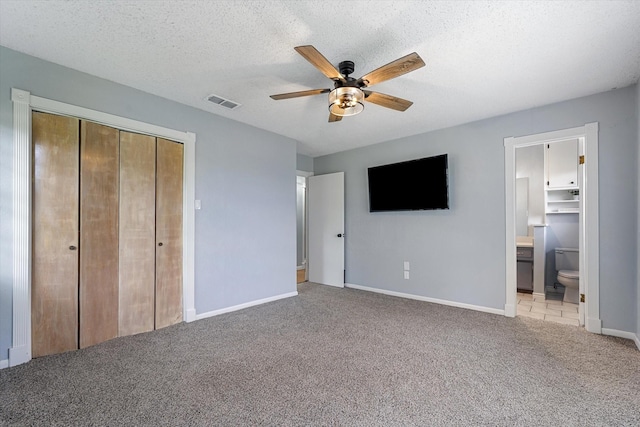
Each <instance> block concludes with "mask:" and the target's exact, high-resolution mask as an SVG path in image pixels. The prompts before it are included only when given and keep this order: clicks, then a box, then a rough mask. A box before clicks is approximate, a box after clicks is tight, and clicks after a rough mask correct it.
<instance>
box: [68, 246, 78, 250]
mask: <svg viewBox="0 0 640 427" xmlns="http://www.w3.org/2000/svg"><path fill="white" fill-rule="evenodd" d="M76 249H78V248H76V247H75V246H73V245H71V246H69V250H70V251H75V250H76Z"/></svg>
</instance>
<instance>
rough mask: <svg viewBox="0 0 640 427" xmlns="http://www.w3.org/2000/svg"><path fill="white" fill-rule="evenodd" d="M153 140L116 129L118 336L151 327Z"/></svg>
mask: <svg viewBox="0 0 640 427" xmlns="http://www.w3.org/2000/svg"><path fill="white" fill-rule="evenodd" d="M155 204H156V139H155V138H154V137H152V136H147V135H140V134H137V133H131V132H124V131H120V310H119V311H120V328H119V329H120V336H125V335H132V334H138V333H140V332H147V331H152V330H153V328H154V312H155V299H154V298H155V290H154V287H155V280H156V279H155V269H156V254H155V240H156V223H155V222H156V208H155Z"/></svg>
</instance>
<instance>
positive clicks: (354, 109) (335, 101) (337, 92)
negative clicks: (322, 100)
mask: <svg viewBox="0 0 640 427" xmlns="http://www.w3.org/2000/svg"><path fill="white" fill-rule="evenodd" d="M363 101H364V92H363V91H361V90H360V89H358V88H357V87H349V86H343V87H339V88H336V89H334V90H332V91H331V92H330V93H329V112H330V113H331V114H335V115H336V116H342V117H344V116H355V115H356V114H359V113H361V112H362V110H364V103H363Z"/></svg>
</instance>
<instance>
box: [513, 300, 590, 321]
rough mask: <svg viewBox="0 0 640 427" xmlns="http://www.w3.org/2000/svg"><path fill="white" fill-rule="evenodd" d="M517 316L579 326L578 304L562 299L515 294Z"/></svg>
mask: <svg viewBox="0 0 640 427" xmlns="http://www.w3.org/2000/svg"><path fill="white" fill-rule="evenodd" d="M516 298H517V300H518V305H517V314H518V316H523V317H531V318H534V319H540V320H547V321H549V322H555V323H563V324H565V325H573V326H580V322H579V321H578V304H572V303H569V302H564V301H562V300H554V299H546V298H545V297H544V296H542V295H540V296H538V295H532V294H524V293H520V292H518V295H517V297H516Z"/></svg>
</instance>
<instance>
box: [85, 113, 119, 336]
mask: <svg viewBox="0 0 640 427" xmlns="http://www.w3.org/2000/svg"><path fill="white" fill-rule="evenodd" d="M80 130H81V137H80V348H84V347H88V346H90V345H94V344H98V343H101V342H103V341H106V340H109V339H112V338H115V337H117V336H118V168H119V143H118V140H119V135H118V130H117V129H114V128H111V127H108V126H103V125H99V124H97V123H92V122H86V121H82V122H81V124H80Z"/></svg>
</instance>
